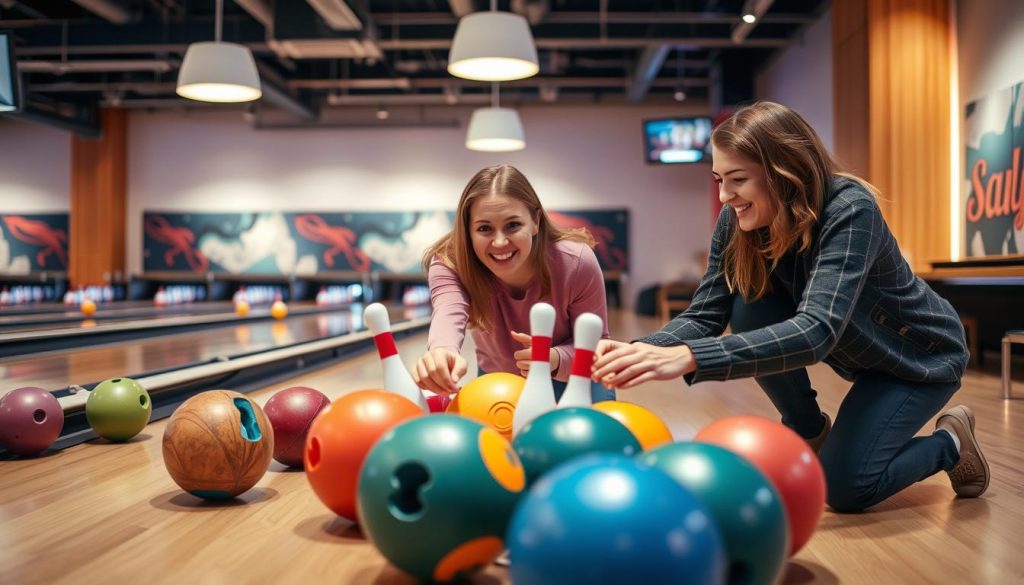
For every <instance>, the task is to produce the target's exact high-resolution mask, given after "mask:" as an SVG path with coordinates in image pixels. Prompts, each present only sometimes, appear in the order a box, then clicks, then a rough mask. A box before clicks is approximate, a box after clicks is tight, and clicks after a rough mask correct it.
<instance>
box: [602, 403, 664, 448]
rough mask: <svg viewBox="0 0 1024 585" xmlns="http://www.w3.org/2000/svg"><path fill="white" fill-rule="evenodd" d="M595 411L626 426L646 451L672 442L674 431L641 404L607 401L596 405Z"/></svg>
mask: <svg viewBox="0 0 1024 585" xmlns="http://www.w3.org/2000/svg"><path fill="white" fill-rule="evenodd" d="M594 410H598V411H601V412H603V413H605V414H607V415H608V416H610V417H612V418H614V419H615V420H617V421H619V422H620V423H622V424H624V425H626V428H627V429H629V430H630V432H632V433H633V436H635V437H636V440H637V441H640V445H641V446H642V447H643V448H644V451H650V450H651V449H654V448H655V447H659V446H661V445H665V444H667V443H671V442H672V431H670V430H668V425H666V424H665V423H664V421H662V420H661V419H660V418H658V415H656V414H654V413H653V412H651V411H650V410H647V409H646V408H644V407H642V406H640V405H639V404H633V403H632V402H619V401H618V400H606V401H604V402H598V403H597V404H595V405H594Z"/></svg>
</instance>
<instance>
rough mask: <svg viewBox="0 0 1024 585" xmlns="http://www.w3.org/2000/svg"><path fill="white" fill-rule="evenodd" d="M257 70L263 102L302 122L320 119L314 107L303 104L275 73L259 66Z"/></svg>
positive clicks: (268, 68)
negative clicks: (258, 71)
mask: <svg viewBox="0 0 1024 585" xmlns="http://www.w3.org/2000/svg"><path fill="white" fill-rule="evenodd" d="M259 70H260V89H261V90H262V91H263V100H264V101H266V102H269V103H271V104H274V105H275V106H277V107H278V108H281V109H282V110H284V111H286V112H289V113H291V114H292V115H294V116H296V117H298V118H300V119H302V120H316V119H317V118H319V117H320V112H319V111H318V110H317V109H316V108H315V107H313V106H311V105H309V104H307V103H305V102H303V101H302V100H300V99H299V98H298V97H297V96H296V95H294V94H293V93H292V92H291V91H290V90H289V89H288V86H287V83H286V81H285V80H284V79H283V78H282V77H281V76H280V75H278V74H277V72H276V71H274V70H273V69H271V68H270V67H267V66H265V65H264V66H259Z"/></svg>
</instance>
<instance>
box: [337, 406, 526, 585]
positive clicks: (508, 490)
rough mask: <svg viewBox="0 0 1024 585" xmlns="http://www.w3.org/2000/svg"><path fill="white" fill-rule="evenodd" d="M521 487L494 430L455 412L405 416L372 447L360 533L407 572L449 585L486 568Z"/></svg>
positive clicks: (510, 455) (508, 450)
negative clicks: (450, 582) (361, 530)
mask: <svg viewBox="0 0 1024 585" xmlns="http://www.w3.org/2000/svg"><path fill="white" fill-rule="evenodd" d="M525 486H526V477H525V474H524V471H523V466H522V464H521V463H520V462H519V458H518V457H516V454H515V451H513V450H512V447H511V446H510V445H509V444H508V441H506V440H505V438H504V437H502V436H501V435H500V434H498V432H497V431H495V430H494V429H491V428H490V427H486V426H484V425H483V424H481V423H478V422H476V421H474V420H470V419H468V418H464V417H461V416H456V415H448V414H444V415H433V416H425V417H418V418H414V419H412V420H409V421H406V422H404V423H402V424H400V425H398V426H396V427H394V428H393V429H392V430H390V431H388V433H386V434H385V435H384V436H382V437H381V438H380V440H379V441H377V443H376V444H375V445H374V446H373V448H372V449H371V450H370V452H369V453H368V454H367V456H366V459H365V460H364V462H363V467H362V470H361V471H360V473H359V488H358V495H357V498H356V501H357V506H358V516H359V520H360V523H361V526H362V529H363V533H364V534H365V535H366V536H367V538H368V539H369V540H370V541H371V542H372V543H373V544H374V546H376V547H377V549H378V550H379V551H380V552H381V554H382V555H384V557H385V558H386V559H387V560H388V561H389V562H391V564H393V565H394V566H396V567H398V568H399V569H401V570H402V571H404V572H405V573H408V574H409V575H412V576H413V577H416V578H417V579H420V580H421V581H429V582H441V583H445V582H449V581H453V580H456V579H460V578H462V577H465V576H468V575H470V574H471V573H473V572H475V571H477V570H479V569H481V568H483V567H486V566H488V565H490V564H491V563H492V562H493V561H494V559H496V558H497V557H498V555H500V554H501V552H502V551H503V550H504V549H505V530H506V528H507V525H508V522H509V519H510V518H511V517H512V512H513V510H514V509H515V506H516V503H517V502H518V501H519V496H520V493H521V492H522V491H523V489H524V487H525Z"/></svg>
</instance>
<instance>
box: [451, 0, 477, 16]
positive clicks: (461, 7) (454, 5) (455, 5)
mask: <svg viewBox="0 0 1024 585" xmlns="http://www.w3.org/2000/svg"><path fill="white" fill-rule="evenodd" d="M448 7H449V8H451V9H452V14H454V15H455V18H462V17H463V16H466V15H467V14H469V13H470V12H473V10H474V7H473V0H448Z"/></svg>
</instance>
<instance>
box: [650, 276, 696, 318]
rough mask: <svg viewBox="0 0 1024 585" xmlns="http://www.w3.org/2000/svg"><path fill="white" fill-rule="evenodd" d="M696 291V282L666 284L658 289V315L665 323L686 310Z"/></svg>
mask: <svg viewBox="0 0 1024 585" xmlns="http://www.w3.org/2000/svg"><path fill="white" fill-rule="evenodd" d="M696 290H697V283H696V282H666V283H663V284H662V285H661V288H659V289H658V315H659V317H661V320H662V321H663V322H665V323H667V322H669V321H671V320H672V317H674V316H675V315H676V314H677V313H680V312H682V311H684V310H686V308H687V307H689V306H690V301H691V300H692V299H693V293H694V292H695V291H696Z"/></svg>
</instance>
